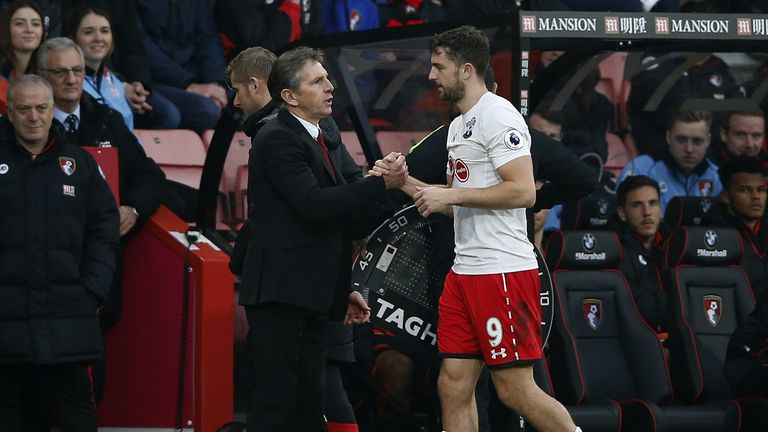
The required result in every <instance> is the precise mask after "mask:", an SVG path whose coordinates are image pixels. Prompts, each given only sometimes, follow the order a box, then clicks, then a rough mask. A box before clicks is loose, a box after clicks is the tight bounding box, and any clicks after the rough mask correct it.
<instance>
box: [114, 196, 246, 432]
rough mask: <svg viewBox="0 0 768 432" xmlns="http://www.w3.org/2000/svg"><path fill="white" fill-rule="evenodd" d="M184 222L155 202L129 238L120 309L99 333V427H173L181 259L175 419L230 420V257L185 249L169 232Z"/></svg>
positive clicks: (200, 427)
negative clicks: (102, 371)
mask: <svg viewBox="0 0 768 432" xmlns="http://www.w3.org/2000/svg"><path fill="white" fill-rule="evenodd" d="M186 229H187V224H186V223H184V221H182V220H181V219H179V218H178V217H176V216H175V215H174V214H173V213H171V212H170V211H169V210H168V209H166V208H165V207H161V208H160V209H159V210H158V212H157V213H156V214H155V215H154V216H153V217H152V218H151V219H150V220H149V221H148V222H147V224H146V225H145V226H144V228H143V229H142V230H141V232H140V233H138V235H136V237H135V238H133V239H132V240H131V241H130V242H129V243H128V247H127V248H126V251H125V278H124V288H123V316H122V319H121V320H120V322H119V323H118V324H117V325H116V326H115V327H114V328H112V329H111V330H110V331H109V332H108V334H107V337H106V345H107V380H106V386H105V392H104V397H103V399H102V403H101V406H100V410H99V424H100V425H101V426H105V427H131V428H163V429H165V428H169V429H170V428H174V427H176V423H177V415H176V412H177V399H178V398H177V391H178V383H179V376H180V370H179V369H180V368H179V358H180V350H181V339H182V337H181V334H182V328H181V327H182V304H183V298H184V290H183V280H184V268H185V265H184V262H185V259H187V261H188V264H189V266H190V267H191V269H192V271H191V272H190V273H189V309H188V310H189V315H188V326H187V329H188V330H187V337H186V341H187V349H186V353H187V355H186V361H185V364H186V366H185V370H184V398H183V399H184V404H183V416H182V418H183V422H182V426H183V427H184V428H185V430H187V429H189V430H195V431H204V432H210V431H215V430H216V429H218V428H219V427H220V426H221V425H223V424H225V423H227V422H230V421H231V420H232V414H233V386H232V376H233V373H232V341H233V337H234V335H233V324H232V323H233V304H234V303H233V279H232V275H231V273H230V272H229V269H228V267H227V265H228V262H229V257H228V256H227V255H226V254H224V253H223V252H221V251H218V250H216V249H214V248H212V247H211V246H209V245H208V244H204V243H201V244H198V245H199V249H198V250H190V251H189V252H188V251H187V247H186V245H185V244H183V243H182V242H181V241H179V240H178V239H177V238H175V237H174V236H173V235H172V232H180V233H184V232H185V230H186ZM193 249H194V248H193Z"/></svg>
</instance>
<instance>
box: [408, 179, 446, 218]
mask: <svg viewBox="0 0 768 432" xmlns="http://www.w3.org/2000/svg"><path fill="white" fill-rule="evenodd" d="M455 193H456V190H455V189H451V188H446V187H435V186H430V187H427V188H422V187H418V188H416V193H415V194H414V195H413V201H414V203H415V204H416V209H418V210H419V214H421V215H422V216H423V217H427V216H429V215H431V214H433V213H442V214H444V215H448V216H450V215H451V214H452V213H453V204H454V194H455Z"/></svg>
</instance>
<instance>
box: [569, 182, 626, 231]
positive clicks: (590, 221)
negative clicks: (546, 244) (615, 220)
mask: <svg viewBox="0 0 768 432" xmlns="http://www.w3.org/2000/svg"><path fill="white" fill-rule="evenodd" d="M614 213H616V195H612V194H609V193H607V192H604V191H603V190H602V189H598V190H597V191H595V192H593V193H592V194H590V195H589V196H587V197H586V198H582V199H581V200H579V201H578V202H575V203H566V204H563V213H562V216H561V218H560V229H562V230H578V229H607V225H608V219H609V218H610V217H611V215H613V214H614Z"/></svg>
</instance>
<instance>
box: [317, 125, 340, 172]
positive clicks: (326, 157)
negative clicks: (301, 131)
mask: <svg viewBox="0 0 768 432" xmlns="http://www.w3.org/2000/svg"><path fill="white" fill-rule="evenodd" d="M317 144H318V145H319V146H320V154H322V155H323V161H325V166H326V167H327V168H328V171H330V173H331V177H333V181H336V171H335V170H334V169H333V162H331V157H330V155H329V154H328V146H326V145H325V138H323V133H322V132H320V133H318V134H317Z"/></svg>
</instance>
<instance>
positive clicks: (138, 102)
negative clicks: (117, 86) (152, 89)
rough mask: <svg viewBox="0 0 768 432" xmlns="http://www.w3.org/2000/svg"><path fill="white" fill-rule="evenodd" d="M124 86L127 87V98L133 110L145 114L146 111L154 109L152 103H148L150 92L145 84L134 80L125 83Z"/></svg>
mask: <svg viewBox="0 0 768 432" xmlns="http://www.w3.org/2000/svg"><path fill="white" fill-rule="evenodd" d="M123 88H124V89H125V99H126V100H127V101H128V105H130V107H131V110H133V112H135V113H136V114H144V113H145V112H146V111H152V105H150V104H148V103H147V97H148V96H149V92H148V91H147V90H146V89H145V88H144V84H142V83H140V82H139V81H134V82H131V83H124V85H123Z"/></svg>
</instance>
